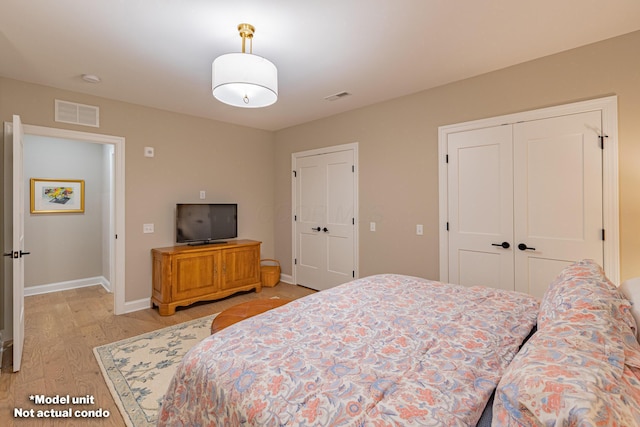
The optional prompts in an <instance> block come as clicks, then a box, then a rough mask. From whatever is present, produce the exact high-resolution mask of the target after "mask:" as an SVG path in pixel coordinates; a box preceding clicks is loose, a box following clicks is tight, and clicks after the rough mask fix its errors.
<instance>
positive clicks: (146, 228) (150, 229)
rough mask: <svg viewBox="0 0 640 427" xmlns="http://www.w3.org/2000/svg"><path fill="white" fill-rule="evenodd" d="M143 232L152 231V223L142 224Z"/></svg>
mask: <svg viewBox="0 0 640 427" xmlns="http://www.w3.org/2000/svg"><path fill="white" fill-rule="evenodd" d="M142 232H143V233H153V224H142Z"/></svg>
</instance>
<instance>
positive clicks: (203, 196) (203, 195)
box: [200, 190, 207, 200]
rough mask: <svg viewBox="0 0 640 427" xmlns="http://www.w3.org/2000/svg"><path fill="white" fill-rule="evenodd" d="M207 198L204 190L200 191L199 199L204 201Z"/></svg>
mask: <svg viewBox="0 0 640 427" xmlns="http://www.w3.org/2000/svg"><path fill="white" fill-rule="evenodd" d="M206 197H207V193H206V192H205V191H204V190H200V199H202V200H204V199H205V198H206Z"/></svg>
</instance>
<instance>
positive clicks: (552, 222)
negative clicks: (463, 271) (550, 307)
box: [514, 111, 604, 297]
mask: <svg viewBox="0 0 640 427" xmlns="http://www.w3.org/2000/svg"><path fill="white" fill-rule="evenodd" d="M601 129H602V119H601V112H600V111H591V112H585V113H581V114H572V115H567V116H561V117H555V118H549V119H544V120H535V121H530V122H524V123H518V124H516V125H514V165H515V166H514V215H515V241H514V243H515V246H516V249H515V252H516V256H515V259H516V268H515V272H516V276H515V277H516V282H515V288H516V290H517V291H521V292H526V293H529V294H532V295H534V296H538V297H541V296H542V295H543V294H544V292H545V291H546V289H547V287H548V285H549V283H550V282H551V281H552V280H553V278H554V277H555V276H556V275H557V274H558V273H559V272H560V270H561V269H562V268H564V267H565V266H567V265H569V264H570V263H572V262H574V261H578V260H580V259H584V258H590V259H593V260H595V261H596V262H598V263H599V264H600V265H603V253H604V245H603V240H602V229H603V217H602V149H601V147H600V140H599V136H600V135H601V134H602V130H601ZM518 245H525V246H526V248H527V249H524V246H523V247H522V248H523V249H524V250H522V249H517V247H518ZM534 248H535V249H534Z"/></svg>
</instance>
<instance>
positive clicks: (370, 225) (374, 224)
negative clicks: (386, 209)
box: [369, 221, 376, 231]
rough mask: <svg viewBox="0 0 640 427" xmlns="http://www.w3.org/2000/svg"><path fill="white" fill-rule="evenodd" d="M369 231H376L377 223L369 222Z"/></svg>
mask: <svg viewBox="0 0 640 427" xmlns="http://www.w3.org/2000/svg"><path fill="white" fill-rule="evenodd" d="M369 231H376V223H375V222H373V221H372V222H370V223H369Z"/></svg>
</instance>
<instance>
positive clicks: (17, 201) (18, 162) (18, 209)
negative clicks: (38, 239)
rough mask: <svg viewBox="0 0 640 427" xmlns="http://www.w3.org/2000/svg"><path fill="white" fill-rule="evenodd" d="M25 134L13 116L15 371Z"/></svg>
mask: <svg viewBox="0 0 640 427" xmlns="http://www.w3.org/2000/svg"><path fill="white" fill-rule="evenodd" d="M23 137H24V134H23V131H22V123H21V121H20V116H15V115H14V116H13V246H12V255H11V258H12V264H13V371H14V372H17V371H19V370H20V365H21V362H22V349H23V346H24V257H23V255H25V254H26V253H25V252H24V177H23V173H22V168H23V164H22V159H23V151H24V150H23V148H24V145H23Z"/></svg>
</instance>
